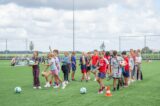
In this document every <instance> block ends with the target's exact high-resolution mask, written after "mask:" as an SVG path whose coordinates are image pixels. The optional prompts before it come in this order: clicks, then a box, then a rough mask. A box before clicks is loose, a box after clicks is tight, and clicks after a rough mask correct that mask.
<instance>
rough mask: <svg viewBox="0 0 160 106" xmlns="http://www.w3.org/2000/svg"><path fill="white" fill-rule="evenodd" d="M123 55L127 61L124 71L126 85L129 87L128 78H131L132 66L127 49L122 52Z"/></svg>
mask: <svg viewBox="0 0 160 106" xmlns="http://www.w3.org/2000/svg"><path fill="white" fill-rule="evenodd" d="M122 57H123V59H124V61H125V66H124V71H123V76H124V87H128V79H129V76H130V75H129V70H130V66H129V58H128V57H127V53H126V51H123V52H122Z"/></svg>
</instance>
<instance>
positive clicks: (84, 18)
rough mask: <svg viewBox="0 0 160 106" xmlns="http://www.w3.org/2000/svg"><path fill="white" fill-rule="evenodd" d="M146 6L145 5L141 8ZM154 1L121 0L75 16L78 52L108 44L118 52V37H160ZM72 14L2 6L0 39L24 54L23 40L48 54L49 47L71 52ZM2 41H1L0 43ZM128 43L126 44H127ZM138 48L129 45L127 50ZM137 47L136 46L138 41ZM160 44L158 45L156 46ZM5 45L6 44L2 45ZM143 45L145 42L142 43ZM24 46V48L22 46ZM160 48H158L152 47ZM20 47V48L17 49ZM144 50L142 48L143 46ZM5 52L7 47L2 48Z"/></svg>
mask: <svg viewBox="0 0 160 106" xmlns="http://www.w3.org/2000/svg"><path fill="white" fill-rule="evenodd" d="M141 3H143V5H140V4H141ZM155 11H156V10H155V9H154V7H153V3H152V0H148V2H144V1H143V2H142V1H139V0H135V1H134V2H133V0H121V2H116V0H115V2H112V3H111V4H107V6H106V7H103V6H102V8H98V9H92V10H83V9H82V10H77V11H76V12H75V35H76V50H83V51H84V50H93V49H98V48H99V45H100V44H101V42H103V41H105V43H106V46H107V49H118V47H119V46H118V36H119V35H145V34H159V33H160V26H159V25H160V17H159V16H158V14H156V12H155ZM72 18H73V17H72V11H70V10H58V9H53V8H50V7H40V8H33V7H23V6H19V5H16V4H14V3H10V4H3V5H0V38H1V39H2V38H3V39H5V38H7V39H8V40H10V41H12V39H21V40H17V43H18V41H19V42H20V44H21V46H19V47H18V45H17V44H15V43H14V44H13V45H10V46H9V49H10V50H15V49H17V48H18V50H24V49H25V44H24V43H22V40H23V41H24V39H26V38H27V39H29V40H33V42H34V43H35V49H38V50H45V51H46V50H48V46H49V45H52V47H54V48H58V49H60V50H72V27H73V26H72ZM1 41H2V40H1ZM125 42H126V41H125ZM125 42H124V43H123V44H122V48H124V49H129V48H130V47H133V48H137V46H136V45H133V44H132V43H129V42H127V43H128V45H127V47H126V46H124V45H125ZM135 43H137V42H136V41H135ZM158 43H160V41H157V45H158ZM2 44H4V40H3V42H2V43H0V45H2ZM140 44H141V45H143V42H142V43H141V42H140ZM22 45H23V46H22ZM150 45H151V46H152V47H154V48H158V47H157V46H156V44H154V45H152V44H150ZM16 47H17V48H16ZM142 47H143V46H142ZM3 48H4V46H3Z"/></svg>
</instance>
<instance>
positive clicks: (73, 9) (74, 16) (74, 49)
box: [73, 0, 75, 51]
mask: <svg viewBox="0 0 160 106" xmlns="http://www.w3.org/2000/svg"><path fill="white" fill-rule="evenodd" d="M74 4H75V3H74V0H73V51H75V7H74Z"/></svg>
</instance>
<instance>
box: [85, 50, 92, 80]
mask: <svg viewBox="0 0 160 106" xmlns="http://www.w3.org/2000/svg"><path fill="white" fill-rule="evenodd" d="M91 59H92V55H91V52H88V53H87V64H86V65H87V79H88V80H90V71H91Z"/></svg>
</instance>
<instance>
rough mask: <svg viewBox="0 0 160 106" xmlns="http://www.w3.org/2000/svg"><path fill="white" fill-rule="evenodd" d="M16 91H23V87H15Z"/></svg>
mask: <svg viewBox="0 0 160 106" xmlns="http://www.w3.org/2000/svg"><path fill="white" fill-rule="evenodd" d="M14 91H15V92H16V93H21V92H22V89H21V87H15V88H14Z"/></svg>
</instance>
